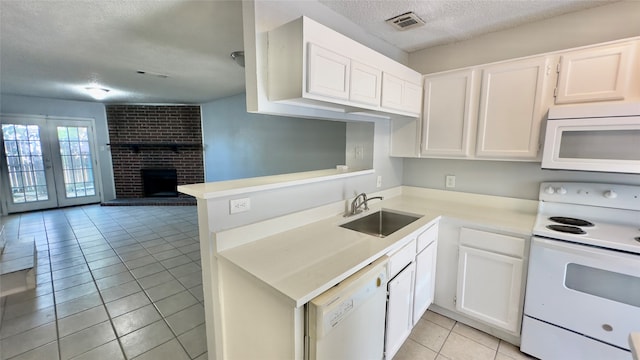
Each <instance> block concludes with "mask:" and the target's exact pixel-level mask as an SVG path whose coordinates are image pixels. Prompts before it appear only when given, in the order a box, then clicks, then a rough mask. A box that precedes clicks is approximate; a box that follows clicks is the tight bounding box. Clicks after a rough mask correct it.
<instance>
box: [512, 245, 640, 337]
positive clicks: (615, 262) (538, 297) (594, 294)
mask: <svg viewBox="0 0 640 360" xmlns="http://www.w3.org/2000/svg"><path fill="white" fill-rule="evenodd" d="M524 313H525V315H527V316H529V317H533V318H536V319H538V320H542V321H544V322H548V323H551V324H554V325H557V326H560V327H563V328H565V329H568V330H572V331H574V332H577V333H580V334H584V335H587V336H589V337H592V338H595V339H598V340H600V341H603V342H606V343H609V344H612V345H615V346H617V347H620V348H623V349H627V350H629V344H628V341H627V339H628V338H629V334H630V333H631V332H637V331H640V256H638V255H631V254H627V253H621V252H616V251H611V250H604V249H600V248H595V247H590V246H585V245H577V244H573V243H567V242H563V241H558V240H547V239H543V238H539V237H534V238H533V239H532V241H531V254H530V258H529V273H528V277H527V293H526V301H525V309H524Z"/></svg>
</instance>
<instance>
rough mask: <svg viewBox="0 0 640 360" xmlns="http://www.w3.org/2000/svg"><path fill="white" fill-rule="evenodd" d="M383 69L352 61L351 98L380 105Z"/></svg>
mask: <svg viewBox="0 0 640 360" xmlns="http://www.w3.org/2000/svg"><path fill="white" fill-rule="evenodd" d="M381 90H382V70H380V69H376V68H374V67H371V66H368V65H365V64H362V63H359V62H357V61H353V60H352V61H351V87H350V95H349V100H351V101H354V102H359V103H363V104H367V105H373V106H380V98H381V96H380V93H381Z"/></svg>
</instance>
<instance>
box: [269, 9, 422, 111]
mask: <svg viewBox="0 0 640 360" xmlns="http://www.w3.org/2000/svg"><path fill="white" fill-rule="evenodd" d="M268 44H269V45H268V46H269V48H268V54H269V55H268V56H269V58H268V96H269V100H270V101H278V102H283V103H289V104H293V105H301V106H308V107H316V108H321V109H331V110H336V111H341V112H348V113H366V112H374V113H375V114H377V115H378V116H380V115H382V116H388V115H387V114H397V115H402V116H405V117H412V118H417V117H419V116H420V108H421V97H422V86H421V79H422V75H421V74H420V73H418V72H416V71H414V70H411V69H410V68H408V67H407V66H405V65H403V64H400V63H398V62H396V61H394V60H392V59H390V58H388V57H386V56H384V55H382V54H380V53H378V52H376V51H374V50H372V49H370V48H368V47H366V46H364V45H362V44H360V43H358V42H356V41H354V40H351V39H349V38H348V37H346V36H344V35H342V34H340V33H338V32H335V31H333V30H331V29H329V28H327V27H325V26H323V25H321V24H319V23H317V22H315V21H313V20H311V19H309V18H307V17H301V18H299V19H297V20H294V21H292V22H290V23H287V24H284V25H282V26H280V27H278V28H276V29H273V30H271V31H269V34H268ZM391 77H393V78H394V79H396V80H397V83H393V81H387V80H385V79H387V78H391Z"/></svg>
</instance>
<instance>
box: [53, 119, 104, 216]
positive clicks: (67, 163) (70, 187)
mask: <svg viewBox="0 0 640 360" xmlns="http://www.w3.org/2000/svg"><path fill="white" fill-rule="evenodd" d="M50 123H51V126H52V127H54V129H53V131H54V133H55V138H56V140H55V144H54V150H53V152H54V153H58V154H60V156H59V157H55V158H54V174H55V178H56V184H58V186H57V189H58V202H59V203H60V205H63V206H67V205H78V204H88V203H94V202H99V201H100V196H99V192H98V190H97V189H98V185H97V179H98V178H99V177H98V176H96V171H97V169H96V168H95V164H96V161H95V149H94V146H93V145H94V141H93V139H94V134H93V121H92V120H65V119H52V120H50Z"/></svg>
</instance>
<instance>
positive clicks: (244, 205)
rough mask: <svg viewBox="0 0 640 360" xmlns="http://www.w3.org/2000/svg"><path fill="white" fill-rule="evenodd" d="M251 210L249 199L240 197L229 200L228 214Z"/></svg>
mask: <svg viewBox="0 0 640 360" xmlns="http://www.w3.org/2000/svg"><path fill="white" fill-rule="evenodd" d="M249 210H251V199H249V198H242V199H234V200H229V214H237V213H241V212H245V211H249Z"/></svg>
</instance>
